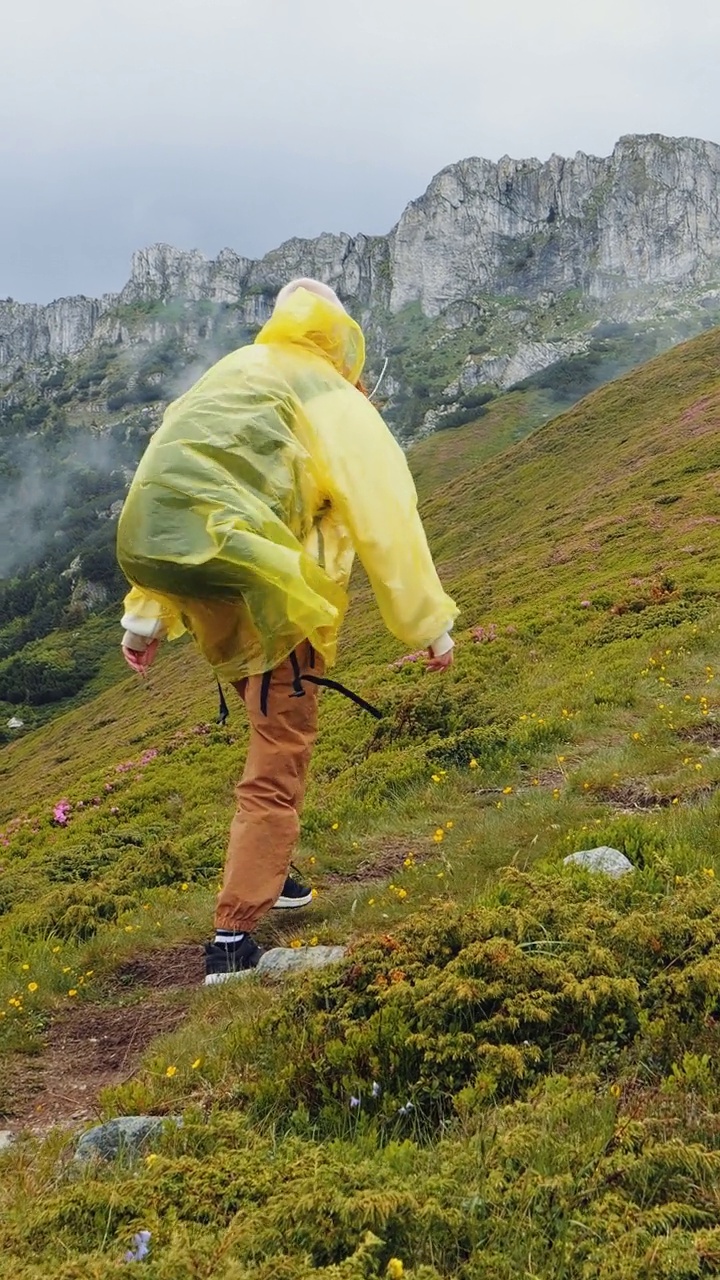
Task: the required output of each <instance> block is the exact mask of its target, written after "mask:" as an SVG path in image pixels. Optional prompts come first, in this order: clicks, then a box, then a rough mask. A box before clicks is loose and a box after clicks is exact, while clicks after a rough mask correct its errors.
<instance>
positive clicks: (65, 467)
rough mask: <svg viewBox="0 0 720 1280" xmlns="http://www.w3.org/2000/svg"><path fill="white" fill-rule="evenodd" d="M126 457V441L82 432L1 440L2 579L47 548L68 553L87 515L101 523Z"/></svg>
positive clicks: (121, 481) (122, 478) (118, 492)
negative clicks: (72, 540) (2, 445)
mask: <svg viewBox="0 0 720 1280" xmlns="http://www.w3.org/2000/svg"><path fill="white" fill-rule="evenodd" d="M131 459H132V450H131V449H130V448H129V447H128V444H127V442H125V441H124V440H122V441H121V440H118V439H116V438H114V437H113V436H112V435H102V436H99V435H95V434H93V433H91V432H89V431H82V430H73V431H72V432H71V434H66V435H63V436H62V437H61V438H59V439H58V438H54V437H53V436H52V435H50V434H47V435H44V436H40V435H37V436H34V437H30V438H28V437H27V436H24V437H21V438H18V437H16V438H14V439H12V440H10V441H8V442H6V444H5V448H4V452H3V455H2V459H1V461H0V466H1V467H2V474H0V579H2V578H10V577H13V576H14V575H15V574H17V573H18V572H20V571H21V570H23V569H25V568H27V567H28V566H29V565H35V564H37V563H39V562H42V560H43V558H49V557H51V556H52V555H53V552H55V553H56V554H64V555H65V556H66V558H67V556H70V558H72V554H74V552H72V545H71V544H70V545H68V544H69V543H70V539H71V538H72V537H74V536H76V533H77V531H78V529H80V528H81V527H82V528H83V529H86V530H87V531H90V532H93V531H94V529H93V521H95V523H96V525H97V526H99V525H100V521H101V519H103V516H104V513H106V512H108V510H109V508H110V506H111V504H112V502H113V501H118V500H119V499H120V498H121V497H122V496H123V493H124V490H125V487H126V483H127V476H128V474H129V468H128V464H130V466H132V461H131ZM107 518H109V517H107ZM71 553H72V554H71ZM1 621H7V619H0V622H1Z"/></svg>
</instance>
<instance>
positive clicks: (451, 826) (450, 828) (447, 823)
mask: <svg viewBox="0 0 720 1280" xmlns="http://www.w3.org/2000/svg"><path fill="white" fill-rule="evenodd" d="M445 826H446V828H447V830H448V831H452V829H453V827H454V826H455V823H454V822H453V821H452V819H451V820H450V822H446V823H445Z"/></svg>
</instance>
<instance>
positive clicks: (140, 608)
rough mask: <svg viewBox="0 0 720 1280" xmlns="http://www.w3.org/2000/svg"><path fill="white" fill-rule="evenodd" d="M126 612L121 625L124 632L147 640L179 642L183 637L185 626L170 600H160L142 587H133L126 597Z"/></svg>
mask: <svg viewBox="0 0 720 1280" xmlns="http://www.w3.org/2000/svg"><path fill="white" fill-rule="evenodd" d="M123 608H124V610H125V612H124V614H123V617H122V621H121V623H120V625H121V627H122V628H123V630H124V631H131V632H132V633H133V634H134V635H136V636H142V637H143V639H145V640H153V639H159V638H162V637H163V636H164V635H167V636H168V638H169V639H170V640H177V639H178V637H179V636H181V635H183V633H184V631H185V625H184V623H183V621H182V619H181V617H180V614H179V613H178V612H177V611H176V610H175V609H173V607H172V605H171V604H170V602H169V601H168V600H163V599H160V598H159V597H158V596H154V595H152V594H151V593H150V592H149V591H142V590H141V589H140V587H131V588H130V590H129V592H128V594H127V595H126V597H125V600H124V603H123Z"/></svg>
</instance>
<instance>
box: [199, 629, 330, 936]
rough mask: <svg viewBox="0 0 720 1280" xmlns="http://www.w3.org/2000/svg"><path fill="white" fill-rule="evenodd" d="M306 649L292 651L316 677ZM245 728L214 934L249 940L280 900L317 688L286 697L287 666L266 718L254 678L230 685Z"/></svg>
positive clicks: (318, 663) (296, 826) (317, 662)
mask: <svg viewBox="0 0 720 1280" xmlns="http://www.w3.org/2000/svg"><path fill="white" fill-rule="evenodd" d="M313 657H314V655H313V651H312V649H311V647H310V645H309V644H307V643H306V644H303V645H301V646H300V647H299V648H298V650H297V659H298V662H299V665H300V670H301V671H302V673H303V674H305V673H307V672H309V671H311V670H312V673H313V674H314V675H322V660H321V659H320V658H319V657H315V658H314V666H313ZM235 688H236V689H237V691H238V693H239V694H240V697H241V698H242V700H243V702H244V703H245V709H246V711H247V714H248V718H249V720H250V743H249V746H248V753H247V759H246V761H245V771H244V773H243V776H242V779H241V780H240V782H239V783H238V786H237V790H236V793H235V794H236V796H237V811H236V813H235V817H234V818H233V821H232V826H231V828H230V839H229V843H228V851H227V859H226V862H225V874H224V877H223V886H222V890H221V891H220V894H219V895H218V900H217V910H216V912H215V927H216V928H217V929H235V930H237V931H240V930H245V931H247V932H250V931H251V930H252V929H253V928H254V927H255V925H256V924H257V923H258V921H259V920H261V919H262V917H263V916H264V915H265V914H266V913H267V912H268V911H269V910H270V909H271V907H272V906H273V903H274V902H275V901H276V899H277V898H278V897H279V895H280V890H281V889H282V887H283V884H284V883H285V877H286V875H287V873H288V867H289V866H290V858H291V856H292V851H293V848H294V847H295V844H296V843H297V839H298V836H299V834H300V814H301V812H302V807H303V801H304V799H305V786H306V780H307V771H308V766H309V764H310V757H311V756H312V751H313V747H314V745H315V739H316V737H317V712H318V693H319V690H318V687H317V685H313V684H303V689H304V690H305V696H304V697H302V698H298V697H293V696H292V695H293V667H292V663H291V660H290V659H289V658H288V659H287V660H286V661H285V662H283V663H282V664H281V666H279V667H278V668H277V669H276V670H275V671H273V673H272V677H271V680H270V685H269V688H268V690H267V715H265V714H264V713H263V711H262V709H261V696H262V688H263V677H262V676H250V677H249V678H248V679H246V680H241V681H239V683H238V684H236V685H235Z"/></svg>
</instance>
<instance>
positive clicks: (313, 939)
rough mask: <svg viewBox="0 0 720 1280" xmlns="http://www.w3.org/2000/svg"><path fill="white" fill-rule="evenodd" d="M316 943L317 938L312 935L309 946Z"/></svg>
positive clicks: (314, 945) (313, 945)
mask: <svg viewBox="0 0 720 1280" xmlns="http://www.w3.org/2000/svg"><path fill="white" fill-rule="evenodd" d="M317 944H318V940H317V938H315V937H312V938H311V939H310V946H311V947H316V946H317Z"/></svg>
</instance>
